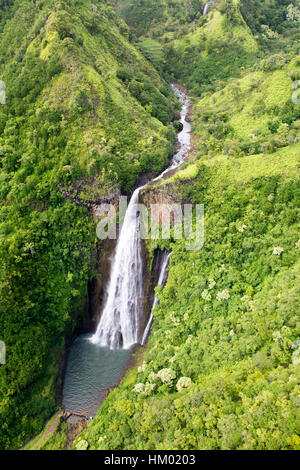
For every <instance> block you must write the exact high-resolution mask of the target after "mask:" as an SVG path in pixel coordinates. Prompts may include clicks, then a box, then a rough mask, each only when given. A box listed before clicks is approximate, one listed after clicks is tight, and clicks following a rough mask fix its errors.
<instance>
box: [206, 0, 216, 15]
mask: <svg viewBox="0 0 300 470" xmlns="http://www.w3.org/2000/svg"><path fill="white" fill-rule="evenodd" d="M213 3H214V2H213V0H211V1H210V2H208V3H205V5H204V8H203V16H205V15H207V13H208V12H209V10H210V9H211V7H212V5H213Z"/></svg>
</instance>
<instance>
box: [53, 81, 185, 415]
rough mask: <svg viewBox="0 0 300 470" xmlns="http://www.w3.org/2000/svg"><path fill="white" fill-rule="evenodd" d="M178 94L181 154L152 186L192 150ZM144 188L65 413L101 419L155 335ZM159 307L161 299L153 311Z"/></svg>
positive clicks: (72, 355)
mask: <svg viewBox="0 0 300 470" xmlns="http://www.w3.org/2000/svg"><path fill="white" fill-rule="evenodd" d="M172 88H173V91H174V93H175V94H176V95H177V96H178V98H179V100H180V102H181V103H182V108H181V113H180V122H181V124H182V126H183V128H182V130H181V131H180V132H179V133H178V137H177V138H178V143H179V148H178V151H177V152H176V153H175V154H174V156H173V158H172V160H171V164H170V166H169V167H168V168H167V169H166V170H164V171H163V172H162V173H161V174H160V175H159V176H157V177H156V178H154V179H153V180H152V181H158V180H159V179H161V178H162V177H163V176H165V175H166V174H167V173H168V172H169V171H171V170H174V169H176V168H178V167H179V166H180V165H181V164H182V163H183V162H184V157H185V156H186V155H187V153H188V152H189V150H190V132H191V126H190V124H189V123H188V122H187V120H186V118H187V115H188V112H189V108H190V101H189V100H188V98H187V96H186V95H185V94H184V93H183V92H182V91H180V90H179V89H178V88H177V87H176V86H175V85H172ZM147 184H148V183H147ZM144 186H146V185H144ZM144 186H140V187H139V188H137V189H136V190H135V191H134V193H133V194H132V196H131V199H130V202H129V205H128V207H127V210H126V214H125V217H124V220H123V223H122V227H121V231H120V235H119V238H118V242H117V246H116V249H115V253H114V256H113V261H112V265H111V273H110V280H109V283H108V286H107V291H106V301H105V304H104V308H103V311H102V314H101V316H100V320H99V323H98V326H97V330H96V332H95V333H94V334H89V335H81V336H78V337H77V338H76V339H75V340H74V341H73V344H72V346H71V349H70V352H69V355H68V359H67V365H66V371H65V377H64V385H63V400H62V403H63V407H64V409H65V411H69V412H73V413H80V414H82V415H85V416H88V417H93V416H95V414H96V413H97V411H98V409H99V407H100V405H101V402H102V401H103V399H104V397H105V396H106V393H107V390H108V389H110V388H112V387H113V386H115V385H117V384H118V383H119V381H120V379H121V377H122V376H123V374H124V371H125V370H126V367H128V364H129V361H130V358H131V355H132V348H133V346H135V345H137V344H140V345H144V344H145V343H146V341H147V337H148V335H149V333H150V329H151V324H152V321H153V319H154V317H153V315H152V313H151V315H150V318H149V320H148V323H147V325H146V328H145V329H144V331H141V326H142V325H143V324H144V321H145V320H144V318H143V315H144V311H143V288H144V286H143V282H142V279H143V271H144V269H145V267H144V263H143V257H142V241H141V237H140V225H141V224H140V220H139V210H138V206H137V204H138V202H139V194H140V191H141V190H142V189H143V188H144ZM169 256H170V255H169V254H167V253H166V254H164V256H163V257H162V261H161V265H160V270H159V279H158V283H157V285H164V283H165V281H166V277H167V267H168V263H169ZM157 303H158V299H157V298H156V297H155V298H154V302H153V305H152V310H153V309H154V308H155V307H156V305H157Z"/></svg>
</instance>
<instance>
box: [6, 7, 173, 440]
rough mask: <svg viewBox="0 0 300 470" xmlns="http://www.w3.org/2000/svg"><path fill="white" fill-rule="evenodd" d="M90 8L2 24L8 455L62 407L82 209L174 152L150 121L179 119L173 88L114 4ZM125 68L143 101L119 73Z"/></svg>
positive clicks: (78, 300) (77, 288) (34, 13)
mask: <svg viewBox="0 0 300 470" xmlns="http://www.w3.org/2000/svg"><path fill="white" fill-rule="evenodd" d="M93 4H94V5H95V6H96V7H97V10H96V11H94V10H93V8H92V2H91V1H89V0H82V1H72V2H70V1H68V2H52V1H50V0H47V1H44V2H31V1H27V0H24V1H21V2H17V3H16V5H15V8H14V9H13V10H7V17H6V18H7V19H8V21H7V23H6V24H5V26H4V27H3V25H1V28H2V27H3V29H2V31H1V37H0V51H1V53H0V56H1V59H0V78H1V80H4V81H5V83H6V86H7V104H6V105H5V106H0V165H1V185H0V198H1V211H0V259H1V267H0V274H1V282H0V289H1V295H0V298H1V301H0V322H1V330H0V338H1V340H4V341H5V343H6V346H7V364H6V365H5V366H1V369H0V397H1V398H0V447H1V448H11V447H13V448H16V447H19V446H21V445H22V444H23V443H24V442H25V441H26V440H28V439H29V438H30V437H31V436H32V435H34V434H35V433H37V432H38V431H40V430H41V427H42V425H43V423H44V421H45V419H46V418H47V417H48V416H49V414H50V413H52V412H53V411H54V410H55V408H56V404H55V397H54V394H55V389H56V388H57V384H56V380H57V373H58V371H59V367H60V365H61V363H62V356H63V350H64V337H65V333H66V331H67V330H70V329H72V328H74V326H75V324H76V318H77V317H78V314H79V313H80V312H81V310H82V307H83V304H84V301H85V297H86V293H87V281H88V279H89V278H90V277H91V276H92V269H91V253H92V250H93V247H94V244H95V227H94V223H93V221H92V219H91V217H90V216H89V215H88V211H87V210H86V209H85V208H84V207H80V205H81V204H82V205H85V204H86V203H87V202H89V203H93V201H97V200H99V198H100V199H101V197H102V196H108V197H109V196H110V194H111V193H112V192H113V191H114V190H115V188H116V187H123V188H125V187H126V188H129V187H130V186H131V185H132V184H133V183H134V181H135V180H136V178H137V176H138V175H139V174H140V173H141V172H145V171H151V170H158V169H160V168H161V167H162V166H163V165H164V163H165V162H166V159H167V157H168V154H169V153H170V151H171V150H172V137H173V135H174V131H173V130H172V126H169V127H168V126H166V125H164V124H163V123H162V122H161V121H159V120H158V119H156V118H155V117H153V116H151V112H152V114H153V109H155V106H156V107H157V108H159V107H160V108H159V110H160V112H161V113H162V114H163V116H164V121H165V122H166V123H167V122H168V120H170V119H171V117H172V113H173V109H174V106H175V103H174V101H173V98H171V100H170V99H169V98H168V99H167V97H166V96H168V94H169V93H171V92H170V88H169V87H168V86H166V84H165V83H163V82H162V81H161V79H160V77H159V75H158V74H157V72H156V71H155V70H154V69H153V68H152V67H151V66H150V65H149V63H148V62H147V61H146V60H145V59H144V57H143V56H142V55H141V54H140V53H139V52H138V51H137V50H136V49H135V48H134V47H133V46H132V45H131V44H130V43H129V41H128V29H127V27H126V25H125V24H124V23H123V22H122V21H121V20H120V19H119V18H118V17H116V15H115V13H114V11H113V9H112V8H111V7H110V6H109V5H108V4H106V2H105V1H93ZM128 66H130V67H131V68H132V69H133V70H134V69H137V70H138V72H139V75H138V77H137V81H138V83H139V86H140V87H142V88H143V87H144V89H145V93H144V102H143V104H141V101H138V100H137V99H136V98H135V96H134V95H133V94H131V92H130V90H128V85H127V84H126V83H124V82H123V81H122V80H121V79H119V78H118V76H117V75H118V73H119V70H120V68H121V69H122V68H123V69H124V68H126V67H128ZM149 83H150V85H151V86H150V85H149ZM145 95H146V96H145ZM147 105H148V108H147ZM151 109H152V111H151ZM58 188H62V189H63V190H64V191H68V192H69V193H71V194H73V193H74V192H75V193H76V194H77V203H78V204H79V206H76V205H75V204H74V203H73V202H71V201H68V200H65V199H64V197H63V196H62V194H61V192H60V190H59V189H58ZM78 188H80V190H78Z"/></svg>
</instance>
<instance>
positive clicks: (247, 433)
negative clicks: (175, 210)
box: [75, 144, 300, 450]
mask: <svg viewBox="0 0 300 470" xmlns="http://www.w3.org/2000/svg"><path fill="white" fill-rule="evenodd" d="M299 150H300V146H299V144H298V145H297V146H296V147H295V148H294V147H291V148H290V149H288V150H285V151H281V152H278V155H277V154H272V155H263V156H262V155H260V156H258V157H257V159H254V161H253V158H254V157H253V156H247V157H244V158H242V159H240V160H236V159H231V160H229V161H227V160H224V161H223V162H222V161H217V160H213V161H211V162H209V163H207V164H203V163H202V164H199V167H198V169H197V171H196V174H195V175H194V178H193V179H190V180H189V184H188V185H187V184H185V181H186V180H185V179H181V178H180V179H178V181H177V183H176V186H175V187H174V183H173V186H172V193H173V194H174V197H175V198H176V197H177V198H178V197H184V198H189V200H191V201H192V202H194V203H204V204H205V212H206V216H205V245H204V247H203V249H202V250H200V251H187V250H186V248H185V243H186V240H177V241H173V242H171V243H170V245H169V248H170V249H171V250H172V256H171V262H170V267H169V277H168V282H167V285H166V287H165V288H164V289H163V290H162V291H161V289H158V295H159V298H160V304H159V306H158V307H157V308H156V309H155V321H154V324H153V329H152V334H151V337H150V340H149V343H148V346H147V351H146V354H145V358H144V362H143V363H142V364H141V366H140V368H139V369H138V370H135V374H134V375H133V373H132V372H131V375H130V380H129V378H125V379H124V381H123V382H122V383H121V385H120V386H119V387H118V388H117V389H115V390H114V391H112V392H111V393H110V395H109V397H108V398H107V400H106V401H105V403H104V404H103V405H102V407H101V409H100V410H99V412H98V415H97V416H96V418H95V419H94V420H93V422H91V424H90V425H89V427H88V430H87V431H86V432H85V433H84V434H82V435H81V436H80V437H78V438H77V440H76V441H75V446H76V443H77V442H78V441H79V440H81V439H85V440H86V441H87V442H88V445H89V448H90V449H111V450H112V449H298V448H299V445H300V440H299V413H298V409H299V377H300V375H299V367H300V360H299V354H300V349H299V338H300V324H299V316H298V311H299V298H300V297H299V294H300V292H299V285H298V282H297V279H299V274H300V265H299V249H300V241H299V215H300V214H299V207H300V205H299V203H300V180H299V174H298V173H299ZM258 162H259V171H257V172H256V168H257V167H256V164H258ZM183 173H184V171H183ZM183 176H186V174H184V175H183ZM169 184H172V183H168V182H166V183H165V188H166V191H167V190H168V185H169ZM176 188H177V192H175V189H176ZM152 191H153V189H152Z"/></svg>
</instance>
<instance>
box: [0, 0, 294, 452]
mask: <svg viewBox="0 0 300 470" xmlns="http://www.w3.org/2000/svg"><path fill="white" fill-rule="evenodd" d="M204 4H205V2H204V1H202V0H187V1H186V0H136V1H133V0H112V1H111V2H110V1H109V0H107V1H106V0H93V1H90V0H70V1H55V0H38V1H30V0H19V1H13V0H0V9H1V17H0V80H3V81H4V82H5V84H6V90H7V99H6V105H0V168H1V170H0V178H1V179H0V198H1V209H0V260H1V262H0V290H1V293H0V340H5V342H6V345H7V364H6V365H0V448H17V447H20V446H21V445H23V444H24V443H25V442H26V440H28V439H29V438H31V437H33V436H34V435H35V434H36V433H38V432H39V431H40V430H41V429H42V427H43V424H44V422H45V420H46V418H48V417H49V416H50V415H51V413H53V412H54V411H55V410H56V409H57V400H56V393H57V391H58V390H59V383H60V380H61V368H62V364H63V354H64V347H65V341H66V336H68V335H70V333H71V332H72V331H74V328H75V327H76V324H77V321H78V318H79V317H80V316H81V315H82V312H83V311H84V307H85V299H86V293H87V283H88V280H89V279H91V278H92V277H93V276H94V272H93V271H94V270H93V265H94V250H95V223H94V221H93V219H92V217H91V215H90V211H89V210H90V209H91V208H92V206H93V205H94V204H96V203H99V202H101V201H102V200H113V198H114V196H115V195H116V194H118V193H119V191H122V192H125V191H129V190H130V189H131V188H132V187H133V185H134V184H135V182H136V180H137V178H138V176H139V175H141V174H143V173H146V172H156V171H159V170H160V169H161V168H163V166H164V165H166V163H167V161H168V157H169V156H170V155H171V153H172V150H173V143H174V138H175V131H174V127H176V123H175V126H174V125H173V123H172V121H173V120H174V119H175V118H176V113H177V111H178V103H177V102H176V100H175V99H174V97H173V94H172V91H171V87H170V86H169V85H168V82H170V81H171V80H178V81H180V82H182V83H183V84H184V85H185V86H186V87H187V89H188V92H189V93H190V95H191V98H192V100H193V113H192V114H193V115H192V128H193V136H192V143H193V151H192V153H191V155H190V162H189V163H186V164H185V165H184V166H183V167H182V169H181V170H180V171H179V172H178V173H177V174H176V175H173V176H172V177H170V178H169V179H168V180H164V181H161V182H160V183H159V184H158V185H157V187H153V186H151V188H150V189H149V190H148V189H147V190H146V191H145V192H144V194H143V197H144V199H145V200H146V201H149V200H151V198H153V197H154V198H155V195H156V192H157V194H159V195H160V197H161V196H162V197H163V196H164V195H165V197H166V200H167V201H170V200H171V201H174V202H177V203H178V202H181V201H185V202H186V201H190V202H192V203H194V204H197V203H200V204H204V205H205V242H204V246H203V248H202V249H201V250H196V251H190V250H187V249H186V242H187V240H186V239H182V240H175V239H173V238H171V240H163V241H152V242H151V243H150V242H149V243H148V245H147V248H148V250H149V254H150V256H151V254H153V252H154V250H155V249H156V248H157V247H160V248H164V249H166V248H167V249H168V250H170V251H172V255H171V257H170V265H169V268H168V281H167V284H166V286H165V287H164V288H163V289H162V288H157V296H158V297H159V299H160V304H159V305H158V306H157V307H156V309H155V311H154V315H155V321H154V323H153V327H152V332H151V336H150V339H149V342H148V344H147V346H146V347H145V348H141V349H140V350H139V351H138V354H137V361H138V362H139V364H138V365H137V366H136V367H133V368H132V369H131V370H130V371H129V372H128V373H127V374H126V376H125V378H124V379H123V380H122V382H121V384H120V385H119V386H118V387H117V388H116V389H114V390H113V391H111V392H110V394H109V396H108V397H107V399H106V400H105V402H104V403H103V405H102V406H101V408H100V410H99V412H98V414H97V416H96V417H95V418H94V419H93V420H92V421H91V422H90V423H89V425H88V428H87V430H86V431H84V432H83V433H82V434H81V435H80V436H78V437H77V438H76V439H75V441H74V444H73V447H74V448H75V449H110V450H114V449H173V450H177V449H184V450H185V449H251V450H252V449H300V437H299V435H300V415H299V409H300V398H299V397H300V393H299V382H300V369H299V368H300V331H299V330H300V322H299V307H300V305H299V304H300V288H299V274H300V265H299V259H300V258H299V250H300V235H299V207H300V204H299V203H300V180H299V168H300V162H299V152H300V104H298V102H299V86H298V85H297V84H298V83H299V82H298V80H300V55H299V53H300V48H299V39H300V33H299V31H300V29H299V27H300V3H299V0H287V1H286V0H263V1H258V0H253V1H251V0H215V1H214V2H213V5H212V7H211V9H210V11H209V13H208V14H207V15H206V16H203V15H202V13H203V7H204ZM121 17H122V18H123V19H121ZM123 20H125V21H126V22H127V24H125V22H124V21H123ZM292 97H293V99H292ZM53 419H56V418H53ZM50 423H51V422H50ZM46 429H47V428H46ZM44 432H45V433H46V430H44ZM37 442H39V438H37ZM66 442H67V436H66V425H65V423H63V422H60V421H59V420H58V421H57V424H56V426H55V430H54V432H53V433H52V434H51V435H50V436H48V437H47V439H46V441H45V442H44V443H43V444H41V448H42V449H64V448H65V447H66Z"/></svg>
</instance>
